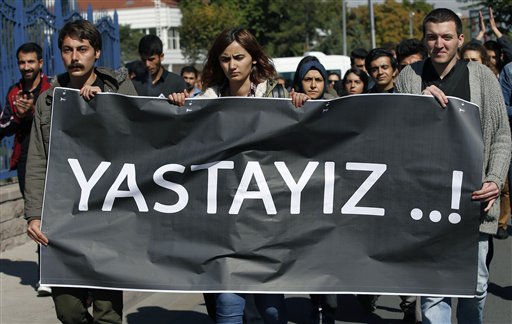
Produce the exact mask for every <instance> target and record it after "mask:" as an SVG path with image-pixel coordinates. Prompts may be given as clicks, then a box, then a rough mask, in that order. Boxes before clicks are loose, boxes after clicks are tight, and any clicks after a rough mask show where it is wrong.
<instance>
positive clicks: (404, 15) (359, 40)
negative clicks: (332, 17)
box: [347, 0, 433, 50]
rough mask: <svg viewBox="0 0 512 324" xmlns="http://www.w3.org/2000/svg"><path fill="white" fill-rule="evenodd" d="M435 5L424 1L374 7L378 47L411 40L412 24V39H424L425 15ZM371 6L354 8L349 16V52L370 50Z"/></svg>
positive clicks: (376, 5) (388, 2) (405, 1)
mask: <svg viewBox="0 0 512 324" xmlns="http://www.w3.org/2000/svg"><path fill="white" fill-rule="evenodd" d="M432 9H433V6H432V5H430V4H428V3H426V1H425V0H420V1H414V2H413V1H408V0H404V1H402V3H401V4H400V3H398V2H396V1H394V0H385V1H384V3H377V4H374V5H373V12H374V17H375V43H376V46H377V47H382V46H384V47H385V46H387V45H388V44H396V43H399V42H400V41H401V40H403V39H407V38H410V36H411V35H410V23H411V22H412V32H413V33H412V36H413V38H416V39H421V38H422V30H421V23H422V21H423V18H424V17H425V15H426V14H427V13H428V12H430V11H431V10H432ZM368 11H369V10H368V6H367V5H362V6H359V7H356V8H352V9H351V10H350V13H349V15H348V21H347V34H348V37H347V38H348V44H349V45H348V47H349V50H351V49H354V48H356V47H364V48H367V49H368V48H370V47H371V35H370V19H369V14H368Z"/></svg>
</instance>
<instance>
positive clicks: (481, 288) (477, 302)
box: [395, 8, 511, 324]
mask: <svg viewBox="0 0 512 324" xmlns="http://www.w3.org/2000/svg"><path fill="white" fill-rule="evenodd" d="M423 38H424V41H425V44H426V46H427V49H428V52H429V56H430V57H429V58H427V59H426V60H424V61H419V62H416V63H413V64H412V65H409V66H407V67H405V68H404V69H403V70H402V71H401V72H400V75H399V76H398V78H397V80H396V83H395V85H396V89H397V92H399V93H412V94H423V95H431V96H433V97H434V98H436V100H437V101H438V102H439V103H440V105H441V107H443V108H444V107H446V106H447V104H448V98H447V96H454V97H458V98H461V99H464V100H467V101H470V102H472V103H474V104H476V105H478V107H479V108H480V110H479V111H480V119H481V123H482V135H483V143H484V161H483V165H482V187H481V188H479V189H477V188H475V189H477V190H475V191H473V193H472V195H471V199H472V200H475V201H479V202H480V203H481V205H482V213H481V218H480V227H479V241H478V251H475V252H478V264H477V269H478V270H477V278H476V283H477V284H476V291H475V296H474V297H473V298H459V300H458V306H457V320H458V322H459V323H483V309H484V305H485V299H486V296H487V284H488V281H489V271H488V269H487V266H486V264H485V260H486V257H487V253H488V249H489V243H488V242H489V241H488V240H489V235H493V234H495V233H496V231H497V229H498V216H499V214H500V191H501V189H502V188H503V186H504V183H505V179H506V176H507V171H508V168H509V165H510V155H511V138H510V126H509V123H508V121H507V115H506V109H505V101H504V100H503V94H502V91H501V89H500V85H499V83H498V80H497V79H496V76H495V75H494V74H493V72H492V71H491V70H490V69H489V68H488V67H486V66H484V65H483V64H480V63H476V62H464V61H462V60H459V59H458V58H457V50H458V48H459V47H461V46H462V44H463V43H464V34H463V33H462V22H461V20H460V18H459V17H458V16H457V14H455V13H454V12H453V11H451V10H449V9H445V8H439V9H435V10H433V11H431V12H430V13H429V14H428V15H427V16H426V17H425V19H424V20H423ZM475 234H476V233H475ZM475 237H476V235H475ZM421 308H422V323H424V324H429V323H443V324H445V323H451V298H449V297H442V296H441V297H434V296H432V297H422V303H421Z"/></svg>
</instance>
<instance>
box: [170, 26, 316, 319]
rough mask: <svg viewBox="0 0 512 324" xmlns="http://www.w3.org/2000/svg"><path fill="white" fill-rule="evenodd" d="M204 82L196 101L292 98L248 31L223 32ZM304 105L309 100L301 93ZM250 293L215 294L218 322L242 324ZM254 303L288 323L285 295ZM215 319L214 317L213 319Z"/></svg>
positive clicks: (175, 98) (260, 297) (177, 97)
mask: <svg viewBox="0 0 512 324" xmlns="http://www.w3.org/2000/svg"><path fill="white" fill-rule="evenodd" d="M201 79H202V81H203V86H204V88H205V89H203V90H204V92H203V93H201V94H199V95H198V96H196V98H201V97H202V98H219V97H227V96H230V97H232V96H238V97H281V98H287V97H289V94H288V92H287V91H286V89H285V88H284V87H283V86H282V85H280V84H279V83H278V82H277V80H276V79H277V72H276V70H275V68H274V66H273V65H272V63H271V61H270V59H269V58H268V56H267V55H266V54H265V53H264V52H263V48H262V47H261V46H260V45H259V44H258V42H257V40H256V38H255V37H254V36H253V35H252V34H251V33H250V32H249V31H247V30H246V29H242V28H234V29H226V30H224V31H223V32H222V33H221V34H220V35H219V36H218V37H217V38H216V40H215V41H214V43H213V45H212V47H211V48H210V50H209V51H208V56H207V60H206V63H205V65H204V68H203V72H202V76H201ZM298 96H300V99H301V102H302V101H305V100H307V98H306V96H305V95H304V94H299V95H298ZM188 97H189V95H188V93H185V92H182V93H172V94H171V95H169V100H170V101H171V102H173V103H175V104H177V105H178V106H183V105H184V103H185V99H186V98H188ZM247 296H248V295H247V294H235V293H219V294H215V314H212V315H214V317H215V321H216V323H237V324H241V323H243V316H244V309H245V306H246V297H247ZM253 297H254V303H255V304H256V308H257V309H258V311H259V313H260V315H261V317H262V319H263V321H264V323H266V324H285V323H287V314H286V304H285V301H284V295H283V294H254V295H253ZM205 301H206V303H207V306H208V308H209V309H210V310H211V309H213V307H212V305H208V304H209V303H211V295H209V294H206V296H205ZM212 317H213V316H212Z"/></svg>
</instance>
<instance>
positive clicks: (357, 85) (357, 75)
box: [335, 68, 368, 96]
mask: <svg viewBox="0 0 512 324" xmlns="http://www.w3.org/2000/svg"><path fill="white" fill-rule="evenodd" d="M367 89H368V74H366V72H364V71H363V70H360V69H358V68H351V69H349V70H347V72H345V76H344V77H343V80H342V81H341V82H339V83H338V84H337V85H336V86H335V90H336V91H337V92H338V93H339V94H340V96H350V95H355V94H362V93H366V92H367Z"/></svg>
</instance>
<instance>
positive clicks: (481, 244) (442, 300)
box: [421, 233, 489, 324]
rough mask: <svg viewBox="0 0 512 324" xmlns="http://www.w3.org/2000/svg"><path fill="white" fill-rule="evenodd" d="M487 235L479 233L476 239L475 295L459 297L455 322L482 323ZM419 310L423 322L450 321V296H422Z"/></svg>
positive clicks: (486, 278)
mask: <svg viewBox="0 0 512 324" xmlns="http://www.w3.org/2000/svg"><path fill="white" fill-rule="evenodd" d="M488 240H489V235H488V234H483V233H480V239H479V241H478V277H477V284H476V297H474V298H459V300H458V306H457V322H459V323H464V324H466V323H467V324H474V323H483V315H484V305H485V297H486V296H487V283H488V281H489V271H488V270H487V266H486V265H485V259H486V257H487V251H488V247H489V243H488V242H489V241H488ZM421 311H422V316H423V318H422V323H423V324H431V323H432V324H435V323H443V324H447V323H451V317H452V316H451V313H452V308H451V298H449V297H422V298H421Z"/></svg>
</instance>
